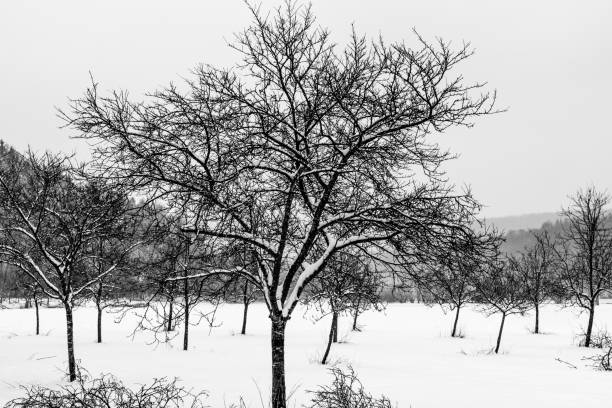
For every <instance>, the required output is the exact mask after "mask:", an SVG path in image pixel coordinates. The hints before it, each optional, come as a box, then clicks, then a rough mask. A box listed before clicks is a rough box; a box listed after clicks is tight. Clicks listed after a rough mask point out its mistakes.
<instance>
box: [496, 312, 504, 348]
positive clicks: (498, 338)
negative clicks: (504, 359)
mask: <svg viewBox="0 0 612 408" xmlns="http://www.w3.org/2000/svg"><path fill="white" fill-rule="evenodd" d="M505 321H506V313H502V320H501V324H500V325H499V334H498V335H497V345H496V346H495V354H497V353H499V345H500V344H501V338H502V332H503V331H504V322H505Z"/></svg>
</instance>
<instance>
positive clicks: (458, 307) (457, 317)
mask: <svg viewBox="0 0 612 408" xmlns="http://www.w3.org/2000/svg"><path fill="white" fill-rule="evenodd" d="M460 310H461V306H460V305H458V306H457V311H456V312H455V322H454V323H453V331H452V333H451V337H455V336H456V335H457V323H458V322H459V311H460Z"/></svg>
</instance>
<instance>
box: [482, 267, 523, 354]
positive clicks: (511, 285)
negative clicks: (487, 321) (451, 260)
mask: <svg viewBox="0 0 612 408" xmlns="http://www.w3.org/2000/svg"><path fill="white" fill-rule="evenodd" d="M474 285H475V287H476V290H477V291H478V293H477V295H476V296H475V300H477V301H479V302H480V303H482V304H483V307H484V311H485V312H486V313H487V314H489V315H493V314H496V313H501V315H502V318H501V322H500V325H499V332H498V334H497V342H496V344H495V353H498V352H499V347H500V345H501V339H502V333H503V331H504V324H505V322H506V317H507V316H509V315H513V314H523V313H524V312H525V311H526V310H527V309H528V308H529V306H530V305H529V298H528V296H527V289H526V287H525V285H524V282H523V280H522V279H521V276H520V275H519V273H518V272H517V271H516V270H514V269H513V268H512V267H511V264H510V261H509V260H508V259H507V258H502V257H501V256H500V257H498V258H496V259H492V260H491V261H490V262H488V264H487V265H486V266H484V267H483V268H480V269H479V271H478V273H477V274H476V276H475V279H474Z"/></svg>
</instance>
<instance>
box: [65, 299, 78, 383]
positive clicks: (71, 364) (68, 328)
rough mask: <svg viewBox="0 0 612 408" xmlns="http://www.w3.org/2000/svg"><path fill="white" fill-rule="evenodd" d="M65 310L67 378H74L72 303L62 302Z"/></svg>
mask: <svg viewBox="0 0 612 408" xmlns="http://www.w3.org/2000/svg"><path fill="white" fill-rule="evenodd" d="M64 309H65V310H66V339H67V343H68V379H69V381H70V382H72V381H74V380H76V362H75V359H74V331H73V322H72V305H70V304H68V303H66V302H64Z"/></svg>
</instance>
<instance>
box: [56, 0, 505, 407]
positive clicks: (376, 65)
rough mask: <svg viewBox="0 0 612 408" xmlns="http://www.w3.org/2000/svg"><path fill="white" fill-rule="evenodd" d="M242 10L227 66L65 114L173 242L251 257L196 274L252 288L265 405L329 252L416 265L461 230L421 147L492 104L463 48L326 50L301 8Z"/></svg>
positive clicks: (279, 395)
mask: <svg viewBox="0 0 612 408" xmlns="http://www.w3.org/2000/svg"><path fill="white" fill-rule="evenodd" d="M251 11H252V16H253V23H252V25H251V26H249V27H248V28H247V29H246V30H244V31H243V32H241V33H239V34H237V35H236V39H235V41H234V43H233V44H232V47H233V48H234V49H235V50H236V51H237V53H238V55H239V56H240V61H239V62H238V63H237V64H236V65H234V66H233V67H231V68H229V69H219V68H215V67H211V66H207V65H202V66H200V67H199V68H198V69H196V70H195V73H194V78H193V79H192V80H190V81H188V82H187V83H186V85H185V86H184V87H177V86H174V85H171V86H169V87H167V88H165V89H161V90H159V91H156V92H153V93H151V94H150V95H149V97H147V98H146V100H144V101H141V102H138V101H132V100H131V99H130V98H129V97H128V94H127V93H126V92H114V93H111V94H110V95H107V96H102V95H100V94H99V92H98V87H97V86H96V85H95V84H94V85H92V86H91V87H90V88H89V89H88V90H87V91H86V93H85V95H84V96H83V97H81V98H79V99H76V100H73V101H72V104H71V107H70V109H69V110H67V111H66V112H64V114H63V115H64V118H65V120H66V122H67V125H68V126H70V127H72V128H73V129H75V130H77V131H78V132H79V136H80V137H82V138H85V139H88V140H90V141H92V142H95V152H94V157H95V159H96V161H97V164H98V168H99V170H100V172H101V173H103V174H105V176H106V177H109V178H118V179H122V180H130V181H131V182H132V185H133V186H134V188H137V189H138V190H139V191H141V192H143V193H147V194H148V195H149V197H150V198H151V199H153V198H160V197H163V198H164V200H165V202H167V203H169V204H170V205H172V206H173V207H174V208H180V209H182V210H184V211H185V214H186V216H187V217H188V218H189V222H188V223H187V224H186V225H185V227H184V230H192V231H197V232H198V233H199V234H201V235H203V236H214V237H217V238H219V239H225V240H228V241H240V242H242V243H243V244H246V245H248V246H249V247H251V248H252V250H253V253H254V254H255V256H256V260H257V265H258V268H257V271H256V272H251V271H248V270H245V269H244V268H240V267H237V268H229V269H228V268H225V269H220V268H211V269H210V270H209V271H207V272H204V273H202V274H195V276H202V275H205V274H240V275H241V276H243V277H245V278H246V279H249V280H250V281H251V282H252V284H253V285H256V286H257V288H258V289H259V290H261V291H262V293H263V298H264V300H265V303H266V305H267V307H268V309H269V312H270V313H269V316H270V320H271V346H272V347H271V348H272V406H273V407H274V408H278V407H285V406H286V392H285V363H284V347H285V345H284V344H285V328H286V325H287V322H288V321H289V319H290V318H291V314H292V312H293V310H294V308H295V307H296V305H297V304H298V301H299V299H300V296H301V295H302V293H303V291H304V289H305V288H306V287H307V286H308V284H309V283H310V282H311V281H312V279H313V278H315V277H316V276H317V274H319V273H320V271H322V270H323V268H324V266H325V264H326V262H327V260H328V259H329V258H330V257H331V256H332V255H334V254H335V253H336V252H338V251H341V250H345V249H347V248H349V247H357V248H361V249H363V250H364V251H366V252H368V253H369V254H371V255H372V256H379V257H381V258H385V259H392V258H393V257H394V255H395V252H394V251H392V250H391V248H393V247H394V245H391V241H395V242H402V247H403V249H406V250H408V251H407V252H410V249H412V252H411V253H412V254H413V255H416V254H418V253H422V252H424V251H427V250H428V248H433V247H438V246H443V245H445V244H446V239H447V237H448V236H449V235H450V234H451V233H452V234H453V235H460V233H459V232H458V231H461V230H462V229H463V228H465V226H466V225H469V224H470V223H471V222H472V221H473V216H474V212H475V211H476V210H477V209H478V207H479V206H478V204H477V203H476V202H475V201H474V199H473V198H472V197H471V196H470V195H469V194H467V193H462V192H459V193H455V192H454V189H453V188H452V186H449V185H447V184H446V183H445V177H444V172H443V169H442V168H441V166H442V165H443V163H444V162H445V161H447V160H449V159H451V158H453V157H454V156H453V155H452V154H450V153H448V152H446V151H444V150H441V149H440V148H439V147H438V146H437V145H436V144H435V143H434V142H432V141H431V140H429V135H430V134H432V133H439V132H443V131H445V130H446V129H448V128H450V127H452V126H471V125H472V124H473V120H474V119H475V118H476V117H479V116H482V115H485V114H487V113H490V112H491V111H492V109H493V102H494V99H495V98H494V95H490V94H487V93H483V92H482V87H483V84H480V83H467V84H466V83H465V82H464V81H463V78H462V77H461V75H460V74H459V73H457V72H456V69H457V67H458V65H459V64H461V63H462V62H463V61H464V60H465V59H467V58H469V57H470V56H471V55H472V51H471V50H470V47H469V45H467V44H463V45H460V46H459V47H458V48H456V49H453V48H452V47H451V46H450V44H449V43H446V42H443V41H441V40H440V41H436V42H433V43H430V42H427V41H425V40H424V39H422V38H421V37H419V36H418V35H416V36H415V37H416V38H415V41H414V42H413V44H412V45H411V46H409V45H407V44H406V43H393V44H387V43H385V42H384V41H382V40H378V41H374V42H368V41H367V40H366V39H365V38H364V37H361V36H359V35H357V34H356V33H353V34H352V35H351V36H350V37H349V38H348V43H347V44H346V45H345V46H340V45H338V44H335V43H333V42H332V40H331V38H330V34H329V32H328V31H327V30H326V29H324V28H321V27H319V26H318V25H317V24H316V22H315V18H314V16H313V14H312V13H311V10H310V8H309V7H303V6H299V5H296V4H295V3H292V2H287V3H285V4H284V5H283V6H282V7H280V8H279V9H277V10H276V12H273V13H271V14H267V13H262V12H260V11H259V10H258V9H256V8H253V7H252V8H251ZM374 252H379V253H378V254H374ZM384 252H387V254H386V255H384V256H383V254H381V253H384ZM405 252H406V251H405Z"/></svg>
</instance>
